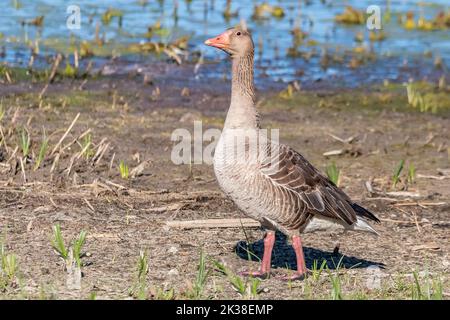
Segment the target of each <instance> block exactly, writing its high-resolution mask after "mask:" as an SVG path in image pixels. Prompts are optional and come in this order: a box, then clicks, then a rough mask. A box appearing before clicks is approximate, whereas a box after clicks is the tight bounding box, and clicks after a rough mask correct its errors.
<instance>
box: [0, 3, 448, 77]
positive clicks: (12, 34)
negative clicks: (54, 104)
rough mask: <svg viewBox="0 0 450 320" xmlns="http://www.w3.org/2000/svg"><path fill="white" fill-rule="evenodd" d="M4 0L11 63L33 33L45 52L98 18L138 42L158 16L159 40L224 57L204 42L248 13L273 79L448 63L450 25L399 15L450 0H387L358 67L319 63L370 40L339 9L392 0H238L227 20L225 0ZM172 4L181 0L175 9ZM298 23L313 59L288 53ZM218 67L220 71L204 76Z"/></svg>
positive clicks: (424, 70) (441, 6)
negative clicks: (435, 27) (74, 18)
mask: <svg viewBox="0 0 450 320" xmlns="http://www.w3.org/2000/svg"><path fill="white" fill-rule="evenodd" d="M0 1H1V4H2V5H3V7H2V10H1V12H0V21H1V22H0V46H1V47H4V48H5V49H4V51H5V56H4V57H3V58H0V62H1V61H7V62H8V63H12V64H19V65H20V64H26V62H27V59H28V55H29V51H30V50H29V48H28V47H27V44H26V43H27V41H32V42H33V41H35V40H36V39H40V43H41V45H40V49H41V53H43V54H45V53H48V52H52V50H51V48H46V47H45V40H46V39H60V40H61V41H63V42H65V41H67V44H68V43H69V42H70V41H71V39H72V40H73V39H74V38H75V39H76V41H81V40H93V39H94V34H95V26H96V24H97V23H100V26H101V29H100V30H101V32H100V33H101V34H103V33H104V34H105V39H106V40H107V42H110V43H112V44H115V43H117V44H124V43H125V44H126V43H139V42H140V41H144V40H145V38H144V36H143V34H144V33H145V32H146V31H147V27H149V26H151V25H153V24H154V23H155V22H156V21H160V22H161V23H162V25H163V27H164V28H167V29H168V30H170V32H169V33H168V34H167V35H164V36H162V37H156V38H155V39H154V40H160V41H167V42H168V41H171V40H173V39H176V38H178V37H179V36H182V35H190V36H191V39H190V41H189V45H190V51H200V52H201V53H202V54H203V55H204V56H205V58H206V59H212V60H218V61H219V60H221V59H223V53H221V52H219V51H216V50H214V49H212V48H207V47H205V46H204V45H203V41H204V40H205V39H206V38H209V37H212V36H214V35H216V34H218V33H220V32H222V31H223V30H224V29H226V28H227V27H230V26H233V25H236V24H238V23H239V22H240V21H241V19H245V21H246V23H247V25H248V26H249V28H250V29H251V30H252V32H253V36H254V40H255V43H262V52H260V50H259V46H257V48H256V56H257V57H258V59H257V65H258V68H257V70H258V71H257V72H258V74H259V78H260V79H267V80H268V81H283V82H287V81H292V80H300V81H305V80H308V81H310V80H313V81H320V80H321V79H325V78H329V77H331V78H334V77H336V78H337V79H342V84H343V85H345V84H348V83H347V82H348V81H350V82H353V83H355V82H356V83H361V82H376V81H380V80H382V79H392V80H395V79H403V78H407V77H411V76H415V77H427V75H428V74H432V73H434V72H435V70H434V69H433V61H434V59H435V58H436V57H437V56H439V57H441V58H442V60H443V62H444V65H447V66H450V29H447V30H439V31H433V32H425V31H419V30H414V31H406V30H405V29H404V28H403V27H401V26H400V24H399V23H398V22H397V15H396V13H402V14H404V13H405V12H406V11H412V12H413V13H414V15H415V19H416V21H417V19H418V17H419V15H423V16H424V17H425V18H427V19H431V18H433V17H434V16H436V14H437V13H438V12H440V11H447V12H448V11H449V10H450V2H449V1H448V0H435V1H420V0H409V1H407V0H396V1H395V0H394V1H389V2H390V9H391V13H392V18H391V21H390V23H388V24H383V25H382V27H383V31H384V32H385V33H386V35H387V38H386V39H385V41H382V42H375V43H374V44H373V51H374V52H375V53H376V56H377V59H376V61H375V62H372V63H368V64H366V65H363V66H362V67H361V68H357V69H355V70H353V69H349V68H348V67H347V64H348V59H347V60H345V62H344V63H330V65H329V66H328V67H327V68H325V69H324V68H322V66H321V64H320V60H321V52H324V48H327V52H330V53H333V52H335V51H336V50H339V51H340V52H342V51H345V50H351V49H352V48H354V47H355V46H361V45H363V46H366V47H368V48H369V47H370V42H369V40H368V30H367V29H366V27H365V26H344V25H340V24H337V23H335V22H334V16H335V15H336V14H339V13H342V12H343V10H344V7H345V5H352V6H353V7H355V8H358V9H364V10H365V8H367V6H369V5H379V6H380V7H381V10H382V13H385V12H386V5H387V3H388V1H386V0H379V1H376V0H358V1H357V0H347V1H343V0H341V1H331V0H326V1H312V0H310V1H300V0H286V1H280V0H278V1H277V0H268V1H266V2H267V3H270V4H273V5H278V6H281V7H282V8H283V9H284V11H285V14H286V15H285V16H284V17H283V18H280V19H277V18H274V17H270V18H268V19H265V20H261V21H255V20H253V19H252V14H253V8H254V6H255V5H256V4H260V3H262V2H263V1H256V0H254V1H232V2H231V11H232V12H234V11H237V12H238V16H236V17H232V18H231V19H230V20H229V21H227V20H226V19H225V18H224V17H223V15H222V13H223V10H224V7H225V3H226V0H191V1H186V0H178V1H164V0H160V1H156V0H149V1H147V4H146V5H142V4H141V3H140V1H138V0H131V1H125V0H109V1H90V0H77V1H62V0H59V1H58V0H34V1H33V0H18V2H19V3H20V8H19V9H16V8H15V7H14V5H13V4H14V0H0ZM70 4H76V5H78V6H79V7H80V9H81V29H80V30H69V29H68V28H67V27H66V19H67V13H66V9H67V6H68V5H70ZM419 4H422V5H419ZM424 4H425V5H424ZM110 7H111V8H117V9H120V10H122V11H123V14H124V16H123V24H122V28H119V26H118V23H117V20H114V19H113V20H112V21H111V23H110V25H109V26H104V25H103V24H102V23H101V15H102V14H103V13H104V12H105V11H106V10H107V9H108V8H110ZM174 8H177V10H176V13H175V10H174ZM40 15H44V16H45V20H44V25H43V27H42V28H36V27H33V26H27V25H25V26H23V25H22V24H21V22H22V21H28V20H31V19H33V18H35V17H37V16H40ZM294 26H300V27H301V29H302V30H303V31H305V32H307V33H308V38H307V39H312V40H314V41H316V42H317V43H318V45H317V46H314V47H300V49H301V50H302V51H311V50H312V51H315V52H317V55H315V56H313V57H312V58H311V59H310V60H305V59H303V58H300V57H298V58H291V57H288V56H287V54H286V53H287V50H288V48H289V47H291V46H292V35H291V33H290V31H291V30H292V29H293V27H294ZM357 32H363V34H364V39H365V40H364V42H363V43H357V42H355V40H354V38H355V34H356V33H357ZM426 51H428V52H431V53H432V54H431V56H430V55H427V56H425V55H424V52H426ZM145 59H151V58H148V57H145ZM419 66H420V67H419ZM222 67H224V65H222ZM415 67H416V68H415ZM224 68H225V67H224ZM418 69H419V70H418ZM405 70H406V71H405ZM445 70H446V69H444V71H443V72H445ZM438 73H439V72H438ZM217 75H218V73H217V72H216V73H212V74H205V75H203V76H205V77H209V76H211V77H214V76H217ZM219 76H221V74H220V75H219Z"/></svg>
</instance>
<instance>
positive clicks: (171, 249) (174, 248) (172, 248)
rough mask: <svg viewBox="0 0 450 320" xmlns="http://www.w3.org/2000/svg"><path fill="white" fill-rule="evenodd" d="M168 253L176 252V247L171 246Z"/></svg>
mask: <svg viewBox="0 0 450 320" xmlns="http://www.w3.org/2000/svg"><path fill="white" fill-rule="evenodd" d="M168 252H169V253H172V254H175V253H177V252H178V249H177V248H176V247H175V246H172V247H170V248H169V250H168Z"/></svg>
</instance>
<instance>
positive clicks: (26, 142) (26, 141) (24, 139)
mask: <svg viewBox="0 0 450 320" xmlns="http://www.w3.org/2000/svg"><path fill="white" fill-rule="evenodd" d="M19 141H20V147H21V149H22V155H23V157H24V158H26V157H27V156H28V153H29V152H30V145H31V138H30V134H29V132H28V130H27V129H25V128H22V130H21V132H20V136H19Z"/></svg>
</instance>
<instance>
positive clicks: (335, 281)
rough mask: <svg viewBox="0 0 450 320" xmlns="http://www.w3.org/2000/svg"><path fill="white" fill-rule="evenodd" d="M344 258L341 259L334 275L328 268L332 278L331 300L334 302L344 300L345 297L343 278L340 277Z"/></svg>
mask: <svg viewBox="0 0 450 320" xmlns="http://www.w3.org/2000/svg"><path fill="white" fill-rule="evenodd" d="M343 258H344V256H342V257H341V259H340V260H339V263H338V264H337V266H336V268H335V271H334V273H332V272H331V270H330V269H329V268H328V266H327V267H326V269H327V271H328V275H329V276H330V281H331V299H333V300H342V299H343V298H344V297H343V295H342V286H341V278H340V275H339V271H340V268H341V265H342V259H343Z"/></svg>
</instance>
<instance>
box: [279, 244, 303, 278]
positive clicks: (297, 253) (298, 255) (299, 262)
mask: <svg viewBox="0 0 450 320" xmlns="http://www.w3.org/2000/svg"><path fill="white" fill-rule="evenodd" d="M292 247H293V248H294V251H295V256H296V258H297V271H296V272H295V274H294V275H292V276H288V277H283V279H284V280H303V279H304V278H305V277H306V275H307V272H308V269H306V263H305V255H304V253H303V246H302V240H301V239H300V236H293V237H292Z"/></svg>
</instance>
